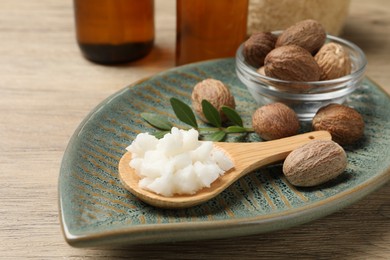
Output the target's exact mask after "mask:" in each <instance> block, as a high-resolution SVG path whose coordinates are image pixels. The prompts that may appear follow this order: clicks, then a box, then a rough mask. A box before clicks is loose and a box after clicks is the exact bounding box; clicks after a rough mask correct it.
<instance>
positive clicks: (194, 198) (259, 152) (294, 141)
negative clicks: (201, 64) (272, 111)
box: [119, 130, 331, 208]
mask: <svg viewBox="0 0 390 260" xmlns="http://www.w3.org/2000/svg"><path fill="white" fill-rule="evenodd" d="M175 131H176V130H175ZM312 140H331V135H330V134H329V133H328V132H326V131H315V132H309V133H305V134H301V135H296V136H292V137H287V138H282V139H278V140H274V141H267V142H257V143H222V142H217V143H213V148H214V149H215V150H217V151H220V152H223V154H224V155H225V156H226V158H228V160H231V162H232V165H231V166H232V168H231V169H229V170H227V171H226V172H224V170H223V169H222V168H221V171H222V172H220V173H219V174H218V176H217V178H214V177H215V174H213V176H214V177H213V178H214V180H213V181H211V183H209V184H208V185H205V187H202V188H201V189H197V190H196V191H193V192H189V193H190V194H185V192H174V190H171V191H170V192H168V193H167V194H166V195H168V196H164V195H163V194H162V192H159V193H160V194H159V193H158V192H154V191H152V189H150V188H147V186H148V185H150V183H151V182H149V181H150V180H149V181H143V182H146V183H142V182H141V181H142V179H144V178H143V176H142V174H140V173H139V172H138V173H137V170H136V168H137V167H138V166H139V165H138V166H137V163H134V161H133V163H132V164H133V167H132V166H130V162H131V161H132V159H133V157H135V158H137V156H139V155H136V152H127V153H125V154H124V155H123V157H122V158H121V160H120V162H119V177H120V179H121V181H122V183H123V185H124V186H125V188H126V189H128V190H129V191H130V192H131V193H132V194H134V195H135V196H137V197H138V198H139V199H141V200H142V201H144V202H146V203H148V204H150V205H153V206H156V207H162V208H186V207H191V206H195V205H198V204H201V203H203V202H206V201H208V200H210V199H212V198H214V197H215V196H217V195H218V194H220V193H221V192H222V191H223V190H225V189H226V188H227V187H229V186H230V185H231V184H232V183H234V182H235V181H236V180H238V179H239V178H241V177H242V176H244V175H246V174H247V173H250V172H252V171H253V170H255V169H257V168H260V167H262V166H265V165H269V164H272V163H275V162H278V161H282V160H284V159H285V158H286V156H287V155H288V154H289V153H290V152H291V151H292V150H294V149H296V148H298V147H299V146H301V145H304V144H306V143H308V142H310V141H312ZM200 143H202V142H200ZM153 145H154V144H152V146H153ZM133 148H134V149H136V148H135V147H133ZM138 148H140V147H138ZM171 148H172V149H173V147H171ZM134 149H130V150H133V151H134ZM166 151H167V152H168V153H169V150H166ZM212 151H213V150H212ZM171 152H172V151H171ZM133 153H134V155H133ZM156 158H157V157H156ZM224 158H225V157H224ZM226 158H225V159H226ZM225 159H222V160H221V162H223V163H222V164H224V163H226V165H225V166H223V167H227V165H229V162H228V161H226V160H225ZM186 160H187V161H188V158H187V159H186ZM216 164H217V165H218V163H216ZM174 173H177V172H175V171H172V173H171V174H174ZM156 174H157V175H158V174H159V173H157V172H156ZM202 174H207V172H203V173H202ZM171 177H172V176H171ZM157 178H159V177H157ZM171 180H172V179H171ZM182 180H183V179H182ZM188 180H194V178H188ZM195 181H199V180H195ZM162 184H163V185H165V184H166V183H162ZM188 185H190V184H188ZM152 186H153V185H152ZM164 188H166V187H165V186H164ZM176 191H177V190H176Z"/></svg>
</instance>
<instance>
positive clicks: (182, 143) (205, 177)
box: [126, 127, 234, 197]
mask: <svg viewBox="0 0 390 260" xmlns="http://www.w3.org/2000/svg"><path fill="white" fill-rule="evenodd" d="M198 137H199V133H198V131H196V130H194V129H190V130H188V131H185V130H180V129H178V128H176V127H173V128H172V130H171V132H170V133H168V134H166V135H165V136H164V137H163V138H161V139H157V138H156V137H154V136H152V135H150V134H148V133H141V134H138V135H137V137H136V138H135V140H134V141H133V143H132V144H131V145H130V146H128V147H127V148H126V149H127V150H128V151H129V152H131V153H132V160H131V161H130V167H132V168H134V169H135V172H136V173H137V174H138V175H139V177H140V178H141V180H140V182H139V186H140V187H141V188H142V189H146V190H150V191H152V192H155V193H157V194H161V195H163V196H167V197H169V196H173V195H174V194H194V193H196V192H197V191H198V190H200V189H202V188H204V187H210V185H211V183H212V182H214V181H215V180H216V179H217V178H218V177H219V176H220V175H223V174H224V173H225V172H226V171H228V170H230V169H231V168H233V166H234V165H233V162H232V161H231V160H230V158H229V157H228V156H227V155H226V154H225V153H224V152H223V151H221V150H218V149H216V148H214V146H213V143H212V142H209V141H199V140H198Z"/></svg>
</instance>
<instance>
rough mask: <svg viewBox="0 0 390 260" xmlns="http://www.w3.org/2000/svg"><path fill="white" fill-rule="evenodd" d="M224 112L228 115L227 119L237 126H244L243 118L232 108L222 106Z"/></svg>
mask: <svg viewBox="0 0 390 260" xmlns="http://www.w3.org/2000/svg"><path fill="white" fill-rule="evenodd" d="M221 109H222V112H223V113H224V114H225V115H226V117H227V118H228V119H229V120H230V121H231V122H232V123H234V124H235V125H238V126H244V124H243V123H242V118H241V116H240V115H239V114H238V113H237V111H236V110H234V109H233V108H231V107H228V106H222V108H221Z"/></svg>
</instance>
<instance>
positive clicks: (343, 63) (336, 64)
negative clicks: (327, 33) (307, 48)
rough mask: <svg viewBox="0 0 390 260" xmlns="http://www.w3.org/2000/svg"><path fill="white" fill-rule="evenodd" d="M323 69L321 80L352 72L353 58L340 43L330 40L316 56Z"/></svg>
mask: <svg viewBox="0 0 390 260" xmlns="http://www.w3.org/2000/svg"><path fill="white" fill-rule="evenodd" d="M314 60H315V61H316V62H317V63H318V66H319V67H320V69H321V77H320V80H330V79H337V78H340V77H343V76H345V75H348V74H350V73H351V59H350V57H349V54H348V52H347V51H346V50H345V49H344V47H343V46H341V45H340V44H337V43H334V42H330V43H327V44H325V45H324V46H322V47H321V49H320V50H319V51H318V52H317V54H316V55H315V56H314Z"/></svg>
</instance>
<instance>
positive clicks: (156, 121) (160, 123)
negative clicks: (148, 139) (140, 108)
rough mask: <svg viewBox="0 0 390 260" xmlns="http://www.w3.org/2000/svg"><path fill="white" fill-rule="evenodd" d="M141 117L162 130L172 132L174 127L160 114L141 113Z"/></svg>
mask: <svg viewBox="0 0 390 260" xmlns="http://www.w3.org/2000/svg"><path fill="white" fill-rule="evenodd" d="M141 117H142V118H143V119H144V120H145V121H146V122H148V123H149V124H151V125H152V126H154V127H156V128H158V129H161V130H170V129H171V128H172V126H173V125H172V124H171V122H169V121H168V118H165V117H162V116H161V115H158V114H153V113H141Z"/></svg>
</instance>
